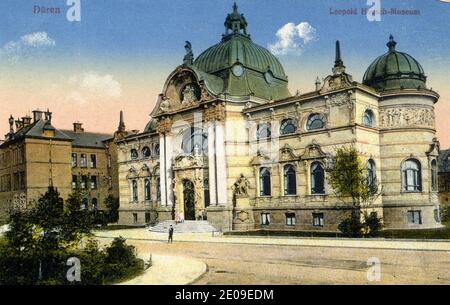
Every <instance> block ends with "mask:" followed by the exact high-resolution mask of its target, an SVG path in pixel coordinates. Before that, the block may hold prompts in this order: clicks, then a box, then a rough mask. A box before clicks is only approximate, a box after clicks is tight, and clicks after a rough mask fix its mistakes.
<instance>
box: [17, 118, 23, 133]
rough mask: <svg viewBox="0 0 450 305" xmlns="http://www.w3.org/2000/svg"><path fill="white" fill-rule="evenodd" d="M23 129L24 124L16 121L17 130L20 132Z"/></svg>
mask: <svg viewBox="0 0 450 305" xmlns="http://www.w3.org/2000/svg"><path fill="white" fill-rule="evenodd" d="M22 127H23V122H22V121H21V120H20V119H19V120H16V130H17V131H19V130H20V129H22Z"/></svg>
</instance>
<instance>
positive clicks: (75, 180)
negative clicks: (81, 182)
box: [72, 175, 78, 190]
mask: <svg viewBox="0 0 450 305" xmlns="http://www.w3.org/2000/svg"><path fill="white" fill-rule="evenodd" d="M77 186H78V177H77V176H76V175H73V176H72V189H73V190H75V189H76V188H77Z"/></svg>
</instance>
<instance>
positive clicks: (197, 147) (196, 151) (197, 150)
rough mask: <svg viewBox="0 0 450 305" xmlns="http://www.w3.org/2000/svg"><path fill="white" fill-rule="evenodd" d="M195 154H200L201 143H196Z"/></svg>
mask: <svg viewBox="0 0 450 305" xmlns="http://www.w3.org/2000/svg"><path fill="white" fill-rule="evenodd" d="M194 156H200V145H198V144H197V143H196V144H195V145H194Z"/></svg>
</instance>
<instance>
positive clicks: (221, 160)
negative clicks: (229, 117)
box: [215, 121, 227, 205]
mask: <svg viewBox="0 0 450 305" xmlns="http://www.w3.org/2000/svg"><path fill="white" fill-rule="evenodd" d="M215 131H216V132H215V136H216V137H215V138H216V167H217V194H218V196H217V197H218V198H217V204H219V205H226V204H227V160H226V147H225V123H224V122H223V121H217V122H216V128H215Z"/></svg>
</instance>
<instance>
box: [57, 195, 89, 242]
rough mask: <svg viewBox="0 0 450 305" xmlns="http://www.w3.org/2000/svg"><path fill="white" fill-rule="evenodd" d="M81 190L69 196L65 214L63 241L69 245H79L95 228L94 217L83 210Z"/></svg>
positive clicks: (62, 232)
mask: <svg viewBox="0 0 450 305" xmlns="http://www.w3.org/2000/svg"><path fill="white" fill-rule="evenodd" d="M82 203H83V198H82V194H81V193H80V191H79V190H75V191H74V192H73V193H72V194H70V195H69V198H68V199H67V202H66V209H65V210H64V213H63V226H62V231H61V234H62V239H63V240H64V241H65V242H66V243H67V244H68V245H72V246H73V245H78V243H79V242H80V241H81V240H82V238H83V237H84V236H89V235H90V234H91V230H92V227H93V215H92V213H90V212H89V211H88V210H87V209H86V208H83V205H82Z"/></svg>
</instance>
